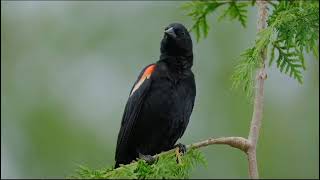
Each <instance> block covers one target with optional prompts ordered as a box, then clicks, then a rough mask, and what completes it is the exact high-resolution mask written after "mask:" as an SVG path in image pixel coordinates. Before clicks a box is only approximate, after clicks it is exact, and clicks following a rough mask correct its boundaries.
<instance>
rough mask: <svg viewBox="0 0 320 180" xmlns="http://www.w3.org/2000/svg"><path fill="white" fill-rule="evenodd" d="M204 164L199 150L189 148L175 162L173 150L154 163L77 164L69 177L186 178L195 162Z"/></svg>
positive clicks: (141, 161)
mask: <svg viewBox="0 0 320 180" xmlns="http://www.w3.org/2000/svg"><path fill="white" fill-rule="evenodd" d="M199 163H200V164H204V165H205V164H206V161H205V158H204V156H203V155H202V153H201V152H200V151H199V150H196V149H193V148H191V149H189V150H188V151H187V153H186V154H184V155H183V156H182V157H181V162H180V164H178V163H177V162H176V156H175V153H174V152H170V153H165V154H162V155H160V156H159V158H158V160H157V161H156V162H155V163H154V164H151V165H149V164H147V163H146V162H145V161H144V160H138V161H137V162H135V163H131V164H128V165H125V166H121V167H120V168H117V169H113V168H112V167H110V168H106V169H101V170H91V169H89V168H88V167H84V166H79V169H78V170H77V171H76V175H74V176H71V178H80V179H84V178H92V179H94V178H115V179H118V178H120V179H129V178H130V179H133V178H134V179H149V178H152V179H173V178H175V179H176V178H188V176H189V172H190V170H191V169H192V168H193V167H194V166H195V165H196V164H199Z"/></svg>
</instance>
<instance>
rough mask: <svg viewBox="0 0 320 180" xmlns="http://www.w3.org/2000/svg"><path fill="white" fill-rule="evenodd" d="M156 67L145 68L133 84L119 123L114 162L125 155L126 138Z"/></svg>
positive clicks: (135, 119) (137, 114) (131, 128)
mask: <svg viewBox="0 0 320 180" xmlns="http://www.w3.org/2000/svg"><path fill="white" fill-rule="evenodd" d="M155 67H156V65H155V64H150V65H148V66H147V67H145V68H144V69H143V70H142V71H141V73H140V75H139V77H138V79H137V80H136V82H135V83H134V85H133V87H132V89H131V91H130V95H129V99H128V101H127V104H126V107H125V110H124V113H123V116H122V121H121V128H120V131H119V134H118V142H117V148H116V156H115V159H116V161H118V160H122V158H123V157H121V154H125V153H124V151H126V150H127V148H128V147H127V144H128V137H129V136H130V134H131V132H132V130H133V127H134V124H135V123H136V121H137V118H138V116H139V114H140V110H141V107H142V104H143V102H144V98H145V96H146V94H147V93H148V91H149V89H150V85H151V82H152V81H151V78H150V77H151V74H152V73H153V72H154V70H155Z"/></svg>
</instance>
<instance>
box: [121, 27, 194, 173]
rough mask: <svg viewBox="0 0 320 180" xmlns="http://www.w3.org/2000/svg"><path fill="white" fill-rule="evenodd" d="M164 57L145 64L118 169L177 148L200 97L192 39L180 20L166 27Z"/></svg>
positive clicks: (126, 119) (126, 118)
mask: <svg viewBox="0 0 320 180" xmlns="http://www.w3.org/2000/svg"><path fill="white" fill-rule="evenodd" d="M160 51H161V55H160V60H159V61H157V62H156V63H154V64H150V65H148V66H147V67H145V68H144V69H143V70H142V72H141V73H140V75H139V77H138V79H137V81H136V82H135V83H134V86H133V87H132V89H131V92H130V95H129V99H128V101H127V104H126V107H125V110H124V114H123V117H122V122H121V128H120V131H119V134H118V142H117V149H116V154H115V160H116V164H115V168H117V167H119V164H128V163H130V162H131V161H132V160H135V159H136V158H137V157H138V156H139V155H140V154H142V155H154V154H157V153H160V152H162V151H166V150H169V149H172V148H173V147H175V146H174V145H175V143H176V141H177V140H178V139H179V138H180V137H181V136H182V135H183V133H184V131H185V130H186V127H187V125H188V122H189V118H190V115H191V113H192V109H193V104H194V100H195V96H196V85H195V80H194V75H193V73H192V71H191V67H192V65H193V52H192V40H191V37H190V34H189V32H188V30H187V29H186V28H185V27H184V26H183V25H182V24H179V23H173V24H170V25H169V26H168V27H166V28H165V31H164V37H163V39H162V41H161V49H160Z"/></svg>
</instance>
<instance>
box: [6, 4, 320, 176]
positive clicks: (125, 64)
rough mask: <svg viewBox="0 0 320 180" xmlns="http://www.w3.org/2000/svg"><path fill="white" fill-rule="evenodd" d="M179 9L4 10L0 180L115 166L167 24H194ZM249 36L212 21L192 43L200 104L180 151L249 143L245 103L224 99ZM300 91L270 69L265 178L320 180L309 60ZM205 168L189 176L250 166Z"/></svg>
mask: <svg viewBox="0 0 320 180" xmlns="http://www.w3.org/2000/svg"><path fill="white" fill-rule="evenodd" d="M183 3H185V2H178V1H173V2H159V1H157V2H151V1H141V2H132V1H120V2H112V1H97V2H84V1H79V2H70V1H69V2H63V1H59V2H54V1H51V2H45V1H41V2H31V1H16V2H8V1H1V178H64V177H66V176H68V175H71V174H73V173H74V170H75V168H76V167H77V165H78V164H82V165H86V166H89V167H92V168H102V167H106V166H110V165H112V164H113V163H114V152H115V143H116V138H117V133H118V130H119V126H120V121H121V116H122V113H123V109H124V106H125V103H126V100H127V98H128V94H129V91H130V89H131V87H132V85H133V82H134V81H135V80H136V78H137V76H138V73H139V72H140V70H141V69H142V68H143V67H144V66H145V65H148V64H149V63H152V62H155V61H157V60H158V57H159V48H160V40H161V38H162V36H163V30H164V28H165V26H167V25H168V24H170V23H172V22H181V23H183V24H185V25H186V26H188V27H191V25H192V20H191V18H190V17H188V16H186V12H185V11H183V10H181V9H180V7H181V5H182V4H183ZM256 13H257V10H256V9H255V8H254V7H253V8H250V9H249V20H248V26H247V28H246V29H245V28H242V27H241V25H240V23H239V22H236V21H234V22H233V21H222V22H218V21H217V20H216V19H217V16H218V14H217V13H215V14H213V15H212V16H210V18H209V21H210V25H211V30H210V32H209V36H208V38H207V39H205V40H202V41H200V42H199V43H196V42H195V37H194V34H192V36H193V39H194V54H195V60H194V67H193V71H194V73H195V77H196V83H197V98H196V103H195V107H194V111H193V114H192V117H191V121H190V124H189V126H188V128H187V130H186V132H185V134H184V136H183V138H182V139H181V140H180V142H183V143H185V144H190V143H192V142H196V141H199V140H203V139H206V138H208V137H220V136H244V137H246V136H247V134H248V131H249V123H250V120H251V114H252V104H251V102H250V99H248V98H246V97H245V95H244V93H243V92H241V91H239V90H231V80H230V77H231V74H232V72H233V68H234V66H235V64H236V63H237V57H238V56H239V54H240V53H241V52H242V51H243V50H245V49H246V48H247V47H249V46H250V45H252V43H253V42H254V38H255V33H256ZM306 62H307V67H308V69H307V71H305V72H304V73H303V74H304V84H303V85H300V84H298V83H297V81H295V80H293V79H290V78H288V77H287V76H286V75H283V74H280V73H279V72H278V69H276V68H275V67H271V68H269V69H268V73H269V75H268V80H267V81H266V86H265V87H266V89H265V107H264V109H265V113H264V118H263V123H262V130H261V136H260V141H259V146H258V163H259V169H260V174H261V177H263V178H319V120H318V119H319V110H318V108H319V82H318V81H319V68H318V65H319V61H318V60H316V58H314V57H313V56H311V55H307V58H306ZM202 151H203V152H204V154H205V156H206V158H207V160H208V166H207V167H201V166H199V167H196V168H195V169H194V170H193V171H192V173H191V177H193V178H246V177H248V175H247V171H248V170H247V160H246V156H245V155H244V154H243V153H242V152H240V151H239V150H236V149H232V148H230V147H226V146H222V145H221V146H219V145H217V146H210V147H207V148H203V149H202Z"/></svg>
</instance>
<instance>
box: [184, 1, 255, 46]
mask: <svg viewBox="0 0 320 180" xmlns="http://www.w3.org/2000/svg"><path fill="white" fill-rule="evenodd" d="M250 4H251V5H254V4H255V0H252V1H251V2H250V1H247V2H246V1H244V2H238V1H236V0H229V1H218V0H211V1H192V2H188V3H186V4H184V5H183V6H182V8H183V9H185V10H187V11H189V13H188V16H191V17H192V19H193V21H194V22H195V23H194V25H193V26H192V27H191V29H190V30H191V31H195V33H196V38H197V41H199V40H200V38H201V37H202V36H203V37H207V35H208V31H209V28H210V27H209V25H208V23H207V16H208V15H210V14H213V12H216V10H217V9H218V7H220V6H222V5H225V6H226V7H227V8H226V9H224V10H223V13H222V14H221V15H220V17H219V20H222V19H225V18H229V19H230V20H234V19H237V20H239V22H240V23H241V25H242V26H243V27H246V23H247V9H246V8H247V6H248V5H250Z"/></svg>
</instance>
